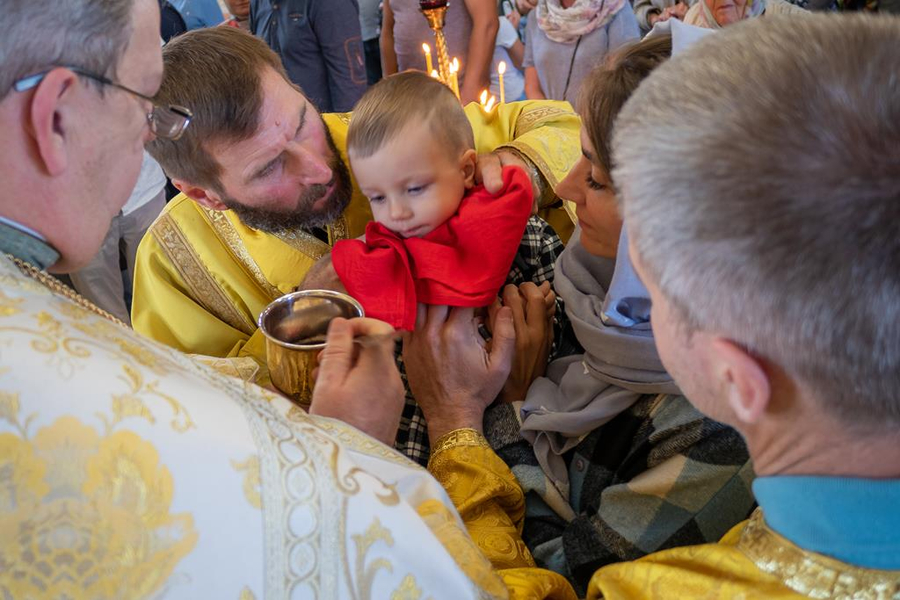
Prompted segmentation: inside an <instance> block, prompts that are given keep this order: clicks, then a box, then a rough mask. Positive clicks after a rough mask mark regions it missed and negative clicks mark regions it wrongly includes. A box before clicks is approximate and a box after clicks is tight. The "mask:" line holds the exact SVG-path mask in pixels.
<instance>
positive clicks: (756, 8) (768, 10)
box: [684, 0, 806, 29]
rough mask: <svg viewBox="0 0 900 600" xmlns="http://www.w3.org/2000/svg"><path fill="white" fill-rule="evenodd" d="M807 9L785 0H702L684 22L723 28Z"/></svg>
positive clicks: (707, 27) (692, 7)
mask: <svg viewBox="0 0 900 600" xmlns="http://www.w3.org/2000/svg"><path fill="white" fill-rule="evenodd" d="M804 13H806V11H805V10H804V9H802V8H800V7H799V6H795V5H794V4H791V3H790V2H785V1H784V0H700V1H699V2H697V3H696V4H694V5H693V6H691V8H690V10H688V11H687V14H686V15H685V16H684V22H685V23H687V24H688V25H694V26H696V27H703V28H705V29H721V28H722V27H725V26H726V25H731V24H732V23H737V22H738V21H741V20H743V19H749V18H750V17H758V16H761V15H763V14H767V15H780V14H785V15H793V14H804Z"/></svg>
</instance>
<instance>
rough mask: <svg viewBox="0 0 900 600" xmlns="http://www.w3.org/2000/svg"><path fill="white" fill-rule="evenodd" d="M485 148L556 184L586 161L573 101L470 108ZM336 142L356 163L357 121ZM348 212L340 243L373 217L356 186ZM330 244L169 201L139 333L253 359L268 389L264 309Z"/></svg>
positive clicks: (144, 253)
mask: <svg viewBox="0 0 900 600" xmlns="http://www.w3.org/2000/svg"><path fill="white" fill-rule="evenodd" d="M466 114H467V115H468V116H469V119H470V121H471V122H472V125H473V130H474V133H475V142H476V149H477V150H478V152H479V153H487V152H490V151H492V150H494V149H495V148H498V147H501V146H504V145H514V147H515V149H516V151H518V152H520V153H521V154H523V155H525V156H527V157H529V158H531V159H533V160H534V161H535V164H536V165H537V166H538V167H539V168H540V169H541V171H542V173H543V175H544V177H545V178H546V179H547V181H548V182H550V183H551V184H552V185H555V184H556V183H557V182H558V181H559V180H560V179H561V178H562V177H563V176H565V174H566V173H567V172H568V170H569V168H570V167H571V166H572V165H573V164H574V163H575V162H576V161H577V160H578V157H579V156H580V145H579V144H580V142H579V129H580V126H581V124H580V120H579V118H578V117H577V115H575V113H574V112H573V111H572V109H571V107H570V106H569V105H568V104H567V103H564V102H554V101H530V102H513V103H507V104H505V105H504V106H503V107H500V108H498V109H497V110H495V111H494V112H493V116H492V117H491V118H486V117H485V116H484V115H483V113H482V112H481V109H480V108H478V106H477V105H471V106H469V107H468V108H467V112H466ZM323 118H324V119H325V123H326V125H327V126H328V129H329V131H330V132H331V135H332V138H333V139H334V142H335V145H336V146H337V148H338V149H339V150H340V152H341V158H342V159H344V161H345V162H346V161H347V157H346V151H345V148H346V135H347V125H348V122H349V119H348V115H334V114H326V115H323ZM353 185H354V191H353V196H352V199H351V202H350V205H349V206H348V208H347V210H346V211H345V212H344V215H343V216H342V217H341V218H340V219H338V220H337V221H336V222H335V223H334V224H333V225H332V226H331V227H329V232H328V233H329V237H330V240H329V241H330V242H331V243H333V242H334V241H335V240H337V239H346V238H355V237H358V236H360V235H362V233H363V232H364V231H365V226H366V223H368V222H369V221H370V220H371V218H372V213H371V210H370V208H369V203H368V201H367V200H366V199H365V197H364V196H363V195H362V193H361V192H360V191H359V189H358V187H357V186H356V183H355V180H354V182H353ZM541 216H543V217H544V218H546V219H547V220H548V221H550V222H551V224H552V225H553V226H554V227H555V228H556V229H557V232H558V233H559V234H560V236H561V237H563V239H567V238H568V235H569V234H570V233H571V230H572V228H573V225H572V221H571V219H570V217H569V215H568V214H567V213H566V212H565V211H564V210H562V209H559V208H557V209H546V210H545V211H543V212H542V213H541ZM329 250H330V246H329V245H328V244H325V243H324V242H322V241H320V240H318V239H316V238H315V237H314V236H312V235H311V234H308V233H305V232H302V231H297V232H290V233H282V234H279V235H272V234H266V233H262V232H259V231H256V230H253V229H250V228H248V227H245V226H244V225H243V224H242V223H240V221H239V220H238V219H237V217H236V216H235V215H234V214H233V213H232V212H231V211H225V212H220V213H215V212H214V211H207V210H204V209H202V208H201V207H200V206H199V205H198V204H197V203H195V202H193V201H192V200H190V199H189V198H187V197H186V196H184V195H183V194H182V195H179V196H177V197H175V198H174V199H173V200H172V201H171V202H169V204H167V205H166V208H165V210H164V211H163V213H162V215H160V217H159V218H158V219H157V220H156V222H155V223H154V224H153V225H152V226H151V227H150V229H149V231H148V233H147V235H146V236H145V237H144V239H143V241H142V242H141V245H140V248H139V249H138V253H137V259H136V266H135V277H134V304H133V308H132V323H133V326H134V329H135V331H137V332H139V333H141V334H143V335H145V336H147V337H150V338H152V339H154V340H157V341H160V342H163V343H164V344H167V345H169V346H172V347H174V348H177V349H179V350H181V351H183V352H187V353H190V354H202V355H207V356H214V357H251V358H253V359H254V360H255V361H256V362H257V363H258V364H259V365H260V366H261V367H262V370H261V372H260V374H259V376H258V380H257V381H258V382H259V383H261V384H265V383H267V373H266V372H265V368H264V367H265V344H264V339H263V336H262V334H261V333H260V332H259V331H258V330H257V328H256V319H257V318H258V316H259V313H260V312H262V310H263V309H264V308H265V307H266V305H268V303H269V302H271V301H272V300H273V299H274V298H275V297H277V296H278V295H280V294H284V293H287V292H290V291H291V290H292V289H293V288H294V287H296V286H297V285H298V284H299V283H300V282H301V281H302V280H303V278H304V277H305V276H306V274H307V272H308V271H309V269H310V268H311V267H312V265H313V264H314V263H315V261H316V260H318V259H319V258H321V257H322V256H323V255H324V254H325V253H327V252H328V251H329Z"/></svg>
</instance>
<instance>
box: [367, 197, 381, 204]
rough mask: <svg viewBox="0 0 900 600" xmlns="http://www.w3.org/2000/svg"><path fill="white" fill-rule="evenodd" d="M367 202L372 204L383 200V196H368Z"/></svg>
mask: <svg viewBox="0 0 900 600" xmlns="http://www.w3.org/2000/svg"><path fill="white" fill-rule="evenodd" d="M369 202H372V203H374V204H378V203H379V202H384V196H369Z"/></svg>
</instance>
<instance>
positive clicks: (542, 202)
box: [497, 142, 557, 208]
mask: <svg viewBox="0 0 900 600" xmlns="http://www.w3.org/2000/svg"><path fill="white" fill-rule="evenodd" d="M513 143H515V142H513ZM497 150H506V151H507V152H510V153H512V154H515V155H516V156H517V157H519V159H521V160H522V161H523V162H524V163H525V164H526V165H528V177H529V178H530V179H531V183H532V184H533V185H534V188H535V191H534V193H535V200H536V204H537V207H538V208H546V207H547V206H549V205H551V204H553V203H554V202H556V200H557V198H556V194H555V193H554V192H553V188H552V187H551V186H550V184H549V183H548V182H547V178H546V177H545V176H544V174H543V173H542V172H541V170H540V169H539V168H538V166H537V164H536V163H535V161H534V160H533V159H532V158H531V157H529V156H528V155H527V154H526V153H525V152H524V151H523V150H522V149H521V148H518V147H516V146H513V145H512V144H509V145H505V146H500V147H499V148H497Z"/></svg>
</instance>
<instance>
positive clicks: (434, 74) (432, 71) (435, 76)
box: [431, 69, 441, 79]
mask: <svg viewBox="0 0 900 600" xmlns="http://www.w3.org/2000/svg"><path fill="white" fill-rule="evenodd" d="M431 76H432V77H434V78H435V79H440V78H441V76H440V75H438V72H437V69H432V70H431Z"/></svg>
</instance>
